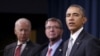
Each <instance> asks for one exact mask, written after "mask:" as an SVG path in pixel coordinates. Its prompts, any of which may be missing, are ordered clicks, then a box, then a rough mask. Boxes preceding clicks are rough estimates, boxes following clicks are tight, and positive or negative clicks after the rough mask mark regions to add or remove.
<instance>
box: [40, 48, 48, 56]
mask: <svg viewBox="0 0 100 56" xmlns="http://www.w3.org/2000/svg"><path fill="white" fill-rule="evenodd" d="M47 51H48V47H46V48H45V49H44V50H43V52H42V55H41V56H46V54H47Z"/></svg>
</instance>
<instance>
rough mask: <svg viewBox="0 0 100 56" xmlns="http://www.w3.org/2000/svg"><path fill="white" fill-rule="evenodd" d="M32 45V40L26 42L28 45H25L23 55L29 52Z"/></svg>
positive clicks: (25, 55)
mask: <svg viewBox="0 0 100 56" xmlns="http://www.w3.org/2000/svg"><path fill="white" fill-rule="evenodd" d="M30 45H31V41H28V42H27V43H26V46H25V48H24V50H23V52H22V54H21V56H27V54H26V53H28V51H29V49H30V48H31V47H30Z"/></svg>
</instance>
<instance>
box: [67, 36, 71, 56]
mask: <svg viewBox="0 0 100 56" xmlns="http://www.w3.org/2000/svg"><path fill="white" fill-rule="evenodd" d="M72 41H73V38H70V39H69V43H68V49H67V52H66V56H69V55H70V52H71V49H72V46H73V43H72Z"/></svg>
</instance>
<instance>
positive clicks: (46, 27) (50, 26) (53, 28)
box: [46, 26, 61, 29]
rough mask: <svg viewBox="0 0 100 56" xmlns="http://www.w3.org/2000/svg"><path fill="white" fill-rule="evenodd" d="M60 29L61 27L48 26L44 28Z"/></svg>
mask: <svg viewBox="0 0 100 56" xmlns="http://www.w3.org/2000/svg"><path fill="white" fill-rule="evenodd" d="M51 28H52V29H61V27H58V26H48V27H46V29H51Z"/></svg>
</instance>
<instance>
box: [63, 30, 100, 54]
mask: <svg viewBox="0 0 100 56" xmlns="http://www.w3.org/2000/svg"><path fill="white" fill-rule="evenodd" d="M67 46H68V41H66V42H65V43H64V50H63V56H66V50H67ZM70 56H100V41H99V40H97V39H96V37H93V36H92V35H90V34H89V33H87V32H85V31H84V30H83V31H82V32H81V33H80V35H79V36H78V38H77V39H76V41H75V43H74V45H73V47H72V51H71V53H70Z"/></svg>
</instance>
